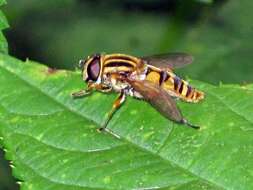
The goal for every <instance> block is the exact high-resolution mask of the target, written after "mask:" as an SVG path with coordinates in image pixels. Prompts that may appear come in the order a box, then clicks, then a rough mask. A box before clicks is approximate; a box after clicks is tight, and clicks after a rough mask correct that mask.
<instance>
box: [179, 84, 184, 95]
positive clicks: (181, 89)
mask: <svg viewBox="0 0 253 190" xmlns="http://www.w3.org/2000/svg"><path fill="white" fill-rule="evenodd" d="M183 88H184V83H183V82H182V83H181V86H180V88H179V93H180V94H181V93H182V91H183Z"/></svg>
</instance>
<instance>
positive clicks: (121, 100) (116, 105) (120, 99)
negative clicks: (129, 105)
mask: <svg viewBox="0 0 253 190" xmlns="http://www.w3.org/2000/svg"><path fill="white" fill-rule="evenodd" d="M125 100H126V94H125V92H124V90H121V92H120V94H119V96H118V97H117V98H116V100H115V101H114V103H113V106H112V109H111V110H110V112H109V113H108V116H107V118H106V120H105V122H104V124H103V125H102V127H101V128H99V131H102V130H105V129H106V127H107V124H108V123H109V121H110V120H111V118H112V116H113V114H114V113H115V112H116V111H117V110H118V109H119V108H120V106H121V105H122V104H123V103H124V102H125Z"/></svg>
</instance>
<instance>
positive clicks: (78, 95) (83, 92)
mask: <svg viewBox="0 0 253 190" xmlns="http://www.w3.org/2000/svg"><path fill="white" fill-rule="evenodd" d="M93 89H94V84H91V83H88V88H87V89H82V90H80V91H78V92H73V93H72V94H71V96H72V97H73V98H82V97H84V96H86V95H89V94H90V93H91V92H92V90H93Z"/></svg>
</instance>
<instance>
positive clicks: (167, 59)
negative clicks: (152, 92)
mask: <svg viewBox="0 0 253 190" xmlns="http://www.w3.org/2000/svg"><path fill="white" fill-rule="evenodd" d="M141 59H142V60H144V61H145V62H146V63H147V64H149V65H153V66H155V67H160V68H169V69H174V68H180V67H184V66H185V65H188V64H191V63H192V61H193V57H192V56H191V55H189V54H187V53H167V54H160V55H152V56H147V57H142V58H141Z"/></svg>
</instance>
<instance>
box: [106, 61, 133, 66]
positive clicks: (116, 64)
mask: <svg viewBox="0 0 253 190" xmlns="http://www.w3.org/2000/svg"><path fill="white" fill-rule="evenodd" d="M120 66H125V67H133V65H131V64H130V63H127V62H124V61H123V62H110V63H108V64H106V65H105V67H120Z"/></svg>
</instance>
